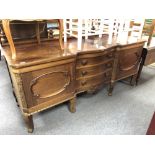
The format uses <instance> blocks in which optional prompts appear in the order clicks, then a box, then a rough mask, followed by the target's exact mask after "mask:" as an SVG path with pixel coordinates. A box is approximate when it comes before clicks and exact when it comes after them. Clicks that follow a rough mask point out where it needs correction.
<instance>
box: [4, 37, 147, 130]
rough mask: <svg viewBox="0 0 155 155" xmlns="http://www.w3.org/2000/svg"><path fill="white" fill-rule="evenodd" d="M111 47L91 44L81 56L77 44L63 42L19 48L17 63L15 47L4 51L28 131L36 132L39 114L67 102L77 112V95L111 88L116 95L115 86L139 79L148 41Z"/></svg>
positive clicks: (103, 43) (99, 41)
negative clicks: (34, 116)
mask: <svg viewBox="0 0 155 155" xmlns="http://www.w3.org/2000/svg"><path fill="white" fill-rule="evenodd" d="M116 42H117V38H113V41H112V44H108V37H107V36H106V35H105V36H103V37H102V38H100V39H99V38H96V37H93V38H90V39H88V40H85V41H83V44H82V49H81V50H80V51H79V50H77V44H76V40H75V39H70V40H69V41H68V43H67V44H65V45H64V49H60V48H59V41H58V40H55V41H53V42H52V44H51V42H50V41H49V42H48V41H46V42H40V44H37V43H36V44H34V43H33V44H32V43H30V44H21V45H16V52H17V55H16V56H17V59H16V60H15V59H12V55H11V49H10V47H9V46H3V48H2V50H3V51H4V54H5V58H6V60H7V63H8V68H9V71H10V74H11V78H12V81H13V90H14V93H15V95H16V96H17V100H18V102H19V105H20V108H21V111H22V113H23V115H24V118H25V120H26V123H27V126H28V131H29V132H32V131H33V120H32V117H30V116H32V115H33V114H35V113H37V112H40V111H42V110H45V109H47V108H50V107H53V106H55V105H58V104H60V103H63V102H65V101H70V102H69V110H70V111H71V112H75V111H76V107H75V106H76V94H78V93H80V92H85V91H87V92H95V91H96V90H99V89H100V88H101V87H102V86H104V85H105V84H109V86H110V89H109V95H111V94H112V89H113V85H114V82H115V81H117V80H120V79H123V78H126V77H132V76H135V77H137V74H138V69H139V64H140V61H141V52H142V48H143V45H144V42H145V41H143V40H137V41H135V40H132V39H131V38H130V39H129V38H128V40H126V41H124V40H123V43H121V42H120V43H119V44H118V43H116Z"/></svg>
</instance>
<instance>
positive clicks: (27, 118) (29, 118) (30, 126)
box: [24, 115, 34, 133]
mask: <svg viewBox="0 0 155 155" xmlns="http://www.w3.org/2000/svg"><path fill="white" fill-rule="evenodd" d="M24 120H25V123H26V125H27V130H28V132H29V133H32V132H33V130H34V124H33V116H32V115H31V116H25V115H24Z"/></svg>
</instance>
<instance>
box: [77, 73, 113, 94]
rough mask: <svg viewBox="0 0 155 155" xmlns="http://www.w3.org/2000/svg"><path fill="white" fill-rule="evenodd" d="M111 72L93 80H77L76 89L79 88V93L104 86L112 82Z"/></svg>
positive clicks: (92, 78)
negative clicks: (99, 85)
mask: <svg viewBox="0 0 155 155" xmlns="http://www.w3.org/2000/svg"><path fill="white" fill-rule="evenodd" d="M111 74H112V72H111V71H108V72H105V73H103V74H101V75H98V76H94V77H91V78H83V79H80V80H76V87H77V92H78V91H86V90H88V89H89V88H91V87H93V86H95V85H98V84H104V83H108V82H110V80H111Z"/></svg>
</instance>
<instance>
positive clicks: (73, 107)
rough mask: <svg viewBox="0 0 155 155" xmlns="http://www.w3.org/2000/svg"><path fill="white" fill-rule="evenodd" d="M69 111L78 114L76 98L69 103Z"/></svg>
mask: <svg viewBox="0 0 155 155" xmlns="http://www.w3.org/2000/svg"><path fill="white" fill-rule="evenodd" d="M69 111H70V112H72V113H74V112H76V97H74V98H72V99H70V101H69Z"/></svg>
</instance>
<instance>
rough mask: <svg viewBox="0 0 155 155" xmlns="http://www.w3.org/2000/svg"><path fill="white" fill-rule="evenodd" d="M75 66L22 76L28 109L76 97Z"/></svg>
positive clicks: (47, 69)
mask: <svg viewBox="0 0 155 155" xmlns="http://www.w3.org/2000/svg"><path fill="white" fill-rule="evenodd" d="M74 69H75V67H74V64H73V63H70V64H63V65H60V66H55V67H50V68H44V69H40V70H36V71H32V72H28V73H24V74H22V79H23V86H24V92H25V96H26V101H27V104H28V107H33V106H35V105H38V104H41V103H44V102H48V101H50V103H51V104H54V103H55V102H56V103H57V102H63V100H64V101H65V100H66V99H68V98H69V97H71V96H73V95H74V92H75V90H74V89H75V86H74V81H75V77H74Z"/></svg>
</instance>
